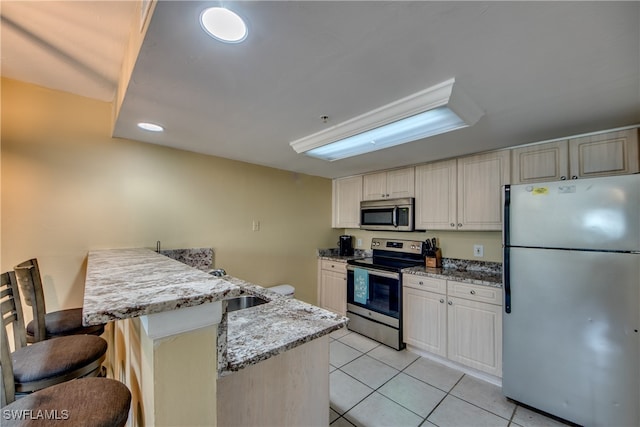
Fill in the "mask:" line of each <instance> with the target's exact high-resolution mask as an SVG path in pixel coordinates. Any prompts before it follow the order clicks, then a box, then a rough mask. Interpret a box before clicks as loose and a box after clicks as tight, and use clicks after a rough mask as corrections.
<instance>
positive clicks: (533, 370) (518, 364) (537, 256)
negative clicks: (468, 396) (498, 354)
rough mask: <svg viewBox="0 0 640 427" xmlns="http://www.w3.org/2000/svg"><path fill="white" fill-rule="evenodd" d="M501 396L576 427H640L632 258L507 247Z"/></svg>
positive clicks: (639, 268)
mask: <svg viewBox="0 0 640 427" xmlns="http://www.w3.org/2000/svg"><path fill="white" fill-rule="evenodd" d="M509 258H510V261H511V269H510V275H509V279H510V282H511V283H510V285H511V312H510V313H506V312H503V382H502V388H503V392H504V394H505V395H506V396H507V397H510V398H512V399H514V400H516V401H519V402H522V403H524V404H527V405H530V406H533V407H535V408H538V409H540V410H542V411H545V412H548V413H551V414H554V415H556V416H559V417H561V418H564V419H567V420H570V421H573V422H575V423H578V424H581V425H589V426H638V425H640V410H639V408H638V402H640V368H639V363H638V361H639V360H640V339H639V336H640V334H639V333H638V329H640V314H639V310H638V308H639V306H640V292H639V291H638V288H639V286H640V255H637V254H619V253H597V252H584V251H560V250H550V249H530V248H514V249H511V250H510V251H509Z"/></svg>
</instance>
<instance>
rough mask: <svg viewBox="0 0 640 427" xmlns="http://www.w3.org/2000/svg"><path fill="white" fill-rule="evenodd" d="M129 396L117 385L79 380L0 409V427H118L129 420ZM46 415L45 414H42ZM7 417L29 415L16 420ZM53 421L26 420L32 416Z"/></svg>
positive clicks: (115, 382)
mask: <svg viewBox="0 0 640 427" xmlns="http://www.w3.org/2000/svg"><path fill="white" fill-rule="evenodd" d="M130 406H131V392H130V391H129V389H128V388H127V387H126V386H125V385H124V384H122V383H121V382H119V381H116V380H111V379H107V378H80V379H77V380H72V381H68V382H66V383H62V384H58V385H54V386H51V387H48V388H45V389H43V390H40V391H38V392H35V393H33V394H30V395H28V396H25V397H23V398H21V399H18V400H16V401H14V402H12V403H10V404H8V405H7V406H5V407H3V408H2V411H3V414H6V415H4V416H3V419H2V426H3V427H9V426H11V427H18V426H20V427H22V426H47V427H49V426H54V427H55V426H61V427H120V426H124V425H125V424H126V422H127V419H128V417H129V407H130ZM45 411H47V412H45ZM11 414H29V415H27V416H24V415H23V417H24V418H25V419H22V420H20V419H16V418H18V417H11ZM37 414H44V415H47V414H48V415H49V418H53V419H48V420H47V419H39V420H34V419H29V418H28V417H29V416H30V415H32V416H33V417H35V416H36V415H37Z"/></svg>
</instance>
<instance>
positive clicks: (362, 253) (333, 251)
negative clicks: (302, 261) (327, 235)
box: [317, 248, 373, 258]
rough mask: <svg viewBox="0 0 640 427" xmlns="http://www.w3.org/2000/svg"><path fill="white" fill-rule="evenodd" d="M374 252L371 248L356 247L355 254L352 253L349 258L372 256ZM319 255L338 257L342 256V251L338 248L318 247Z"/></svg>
mask: <svg viewBox="0 0 640 427" xmlns="http://www.w3.org/2000/svg"><path fill="white" fill-rule="evenodd" d="M372 254H373V251H371V250H370V249H368V250H365V249H354V250H353V255H350V256H349V258H365V257H368V256H371V255H372ZM317 255H318V256H319V257H336V258H337V257H339V256H340V251H339V250H338V248H327V249H318V251H317Z"/></svg>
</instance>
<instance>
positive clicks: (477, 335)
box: [402, 274, 502, 377]
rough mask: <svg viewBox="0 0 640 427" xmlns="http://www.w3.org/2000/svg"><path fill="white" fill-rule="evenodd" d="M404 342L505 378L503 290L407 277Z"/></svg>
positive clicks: (404, 290)
mask: <svg viewBox="0 0 640 427" xmlns="http://www.w3.org/2000/svg"><path fill="white" fill-rule="evenodd" d="M402 296H403V303H402V304H403V323H404V342H405V343H407V344H409V345H412V346H415V347H416V348H418V349H420V350H424V351H428V352H430V353H433V354H435V355H438V356H441V357H445V358H448V359H449V360H451V361H454V362H457V363H460V364H462V365H465V366H469V367H471V368H474V369H477V370H479V371H482V372H486V373H488V374H491V375H495V376H498V377H501V376H502V302H501V301H502V290H501V289H500V288H493V287H489V286H481V285H480V286H478V285H469V284H467V283H462V282H456V281H452V280H448V281H447V280H444V279H435V278H430V277H423V276H416V275H410V274H405V275H403V295H402Z"/></svg>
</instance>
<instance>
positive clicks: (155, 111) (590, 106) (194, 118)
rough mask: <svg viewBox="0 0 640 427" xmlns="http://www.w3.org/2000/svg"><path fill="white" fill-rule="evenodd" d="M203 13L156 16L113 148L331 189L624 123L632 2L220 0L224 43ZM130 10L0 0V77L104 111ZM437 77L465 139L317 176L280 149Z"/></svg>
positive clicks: (636, 79) (635, 25) (629, 117)
mask: <svg viewBox="0 0 640 427" xmlns="http://www.w3.org/2000/svg"><path fill="white" fill-rule="evenodd" d="M215 3H217V2H196V1H176V2H171V1H160V2H159V3H158V4H157V7H156V9H155V12H154V15H153V17H152V19H151V23H150V26H149V30H148V32H147V34H146V38H145V41H144V43H143V46H142V49H141V52H140V55H139V57H138V61H137V63H136V65H135V69H134V72H133V76H132V80H131V82H130V84H129V87H128V90H127V93H126V96H125V99H124V102H123V105H122V108H121V112H120V115H119V117H117V121H116V125H115V130H114V136H116V137H123V138H130V139H136V140H140V141H145V142H149V143H155V144H161V145H167V146H172V147H176V148H181V149H185V150H190V151H195V152H200V153H205V154H211V155H215V156H221V157H226V158H231V159H237V160H242V161H246V162H250V163H256V164H261V165H267V166H272V167H276V168H280V169H286V170H291V171H295V172H302V173H308V174H312V175H318V176H325V177H339V176H346V175H350V174H355V173H361V172H367V171H372V170H378V169H383V168H388V167H396V166H403V165H408V164H416V163H422V162H426V161H431V160H437V159H443V158H447V157H452V156H458V155H462V154H467V153H474V152H480V151H486V150H490V149H496V148H502V147H508V146H513V145H518V144H524V143H529V142H534V141H540V140H546V139H552V138H557V137H563V136H567V135H572V134H579V133H586V132H591V131H596V130H602V129H607V128H614V127H619V126H626V125H632V124H637V123H640V2H620V3H614V2H480V1H474V2H425V1H422V2H396V1H393V2H383V1H375V2H366V1H357V2H309V1H300V2H267V1H257V2H224V4H225V5H226V6H227V7H228V8H230V9H232V10H234V11H236V12H237V13H239V14H240V15H242V16H243V17H244V18H246V20H247V21H248V23H249V37H248V38H247V40H246V41H245V42H243V43H241V44H233V45H226V44H222V43H220V42H217V41H216V40H214V39H212V38H209V37H208V36H207V35H206V34H205V33H204V32H203V31H202V29H201V28H200V26H199V22H198V17H199V14H200V12H201V11H202V10H203V9H204V8H205V7H207V6H209V5H212V4H215ZM133 6H134V5H133V3H132V2H75V1H67V2H26V3H25V2H11V1H6V0H3V1H2V15H3V21H2V75H3V76H8V77H12V78H15V79H18V80H25V81H29V82H33V83H36V84H40V85H43V86H47V87H52V88H56V89H61V90H65V91H69V92H73V93H79V94H82V95H85V96H89V97H93V98H97V99H102V100H111V99H113V96H114V93H115V81H116V79H117V75H118V70H119V67H120V64H121V62H122V58H123V54H124V43H125V41H126V37H127V33H128V28H129V25H130V23H131V20H132V19H138V20H139V16H136V15H135V13H134V7H133ZM27 9H28V10H30V11H31V13H32V14H31V15H25V14H24V13H23V11H25V10H27ZM27 18H29V19H27ZM48 28H49V29H54V28H55V29H56V31H55V32H51V31H45V30H46V29H48ZM452 77H454V78H455V79H456V82H457V84H459V85H461V86H462V88H463V89H464V90H465V92H466V93H467V94H468V95H469V96H470V97H471V98H472V99H473V100H474V101H475V103H476V104H478V105H479V106H480V107H481V108H482V109H483V110H484V112H485V114H484V116H483V117H482V118H481V119H480V121H479V122H478V123H477V124H476V125H475V126H473V127H471V128H467V129H462V130H458V131H455V132H452V133H450V134H447V135H441V136H437V137H433V138H429V139H426V140H422V141H416V142H413V143H410V144H406V145H404V146H400V147H394V148H389V149H386V150H381V151H378V152H375V153H370V154H366V155H363V156H359V157H354V158H351V159H344V160H339V161H336V162H331V163H329V162H325V161H322V160H317V159H312V158H309V157H306V156H304V155H301V154H296V153H295V151H293V149H292V148H291V147H290V146H289V142H290V141H292V140H295V139H298V138H301V137H303V136H306V135H308V134H311V133H314V132H317V131H319V130H321V129H323V128H325V127H328V126H332V125H335V124H337V123H340V122H342V121H344V120H347V119H349V118H351V117H354V116H357V115H360V114H362V113H364V112H367V111H369V110H371V109H374V108H377V107H380V106H382V105H384V104H387V103H389V102H392V101H395V100H397V99H399V98H402V97H404V96H407V95H409V94H411V93H413V92H417V91H419V90H422V89H425V88H427V87H430V86H432V85H434V84H437V83H440V82H442V81H444V80H446V79H448V78H452ZM323 115H327V116H329V121H328V122H327V123H326V124H325V123H323V122H322V120H321V119H320V117H321V116H323ZM142 120H144V121H153V122H156V123H160V124H162V125H163V126H165V128H166V132H164V133H163V134H160V135H159V134H152V133H147V132H144V131H141V130H139V129H137V127H136V126H135V124H136V123H137V122H138V121H142Z"/></svg>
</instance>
